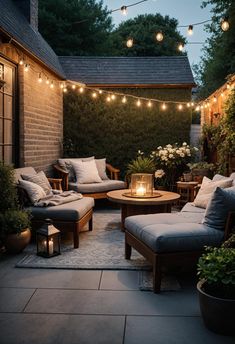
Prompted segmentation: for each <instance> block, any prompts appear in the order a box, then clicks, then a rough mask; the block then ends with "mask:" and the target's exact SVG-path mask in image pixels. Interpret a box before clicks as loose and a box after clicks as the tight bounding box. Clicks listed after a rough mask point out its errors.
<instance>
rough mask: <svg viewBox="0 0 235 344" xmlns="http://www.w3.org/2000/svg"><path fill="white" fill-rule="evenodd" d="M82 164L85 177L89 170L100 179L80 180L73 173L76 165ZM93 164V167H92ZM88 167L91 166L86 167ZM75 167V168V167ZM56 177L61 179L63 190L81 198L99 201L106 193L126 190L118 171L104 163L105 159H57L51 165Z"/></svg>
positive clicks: (76, 174)
mask: <svg viewBox="0 0 235 344" xmlns="http://www.w3.org/2000/svg"><path fill="white" fill-rule="evenodd" d="M79 163H83V165H84V166H85V165H87V167H86V168H87V173H86V174H87V175H88V174H90V172H91V170H94V169H97V171H92V172H94V173H96V172H97V173H98V176H99V177H100V179H98V180H97V179H96V178H94V175H93V176H91V177H93V178H90V179H89V178H87V179H86V178H85V180H83V181H82V180H81V178H80V177H79V176H78V173H79V171H78V173H76V172H75V168H76V167H77V166H76V165H77V164H79ZM92 164H93V165H92ZM88 165H92V167H91V166H88ZM75 166H76V167H75ZM53 167H54V169H55V171H56V173H57V176H58V177H59V178H61V179H62V187H63V190H74V191H77V192H80V193H82V194H83V196H89V197H93V198H94V199H101V198H106V197H107V192H109V191H112V190H120V189H125V188H126V183H125V182H124V181H121V180H119V172H120V170H119V169H117V168H115V167H113V166H112V165H110V164H107V163H106V159H105V158H104V159H95V157H94V156H92V157H88V158H63V159H58V161H57V164H55V165H53Z"/></svg>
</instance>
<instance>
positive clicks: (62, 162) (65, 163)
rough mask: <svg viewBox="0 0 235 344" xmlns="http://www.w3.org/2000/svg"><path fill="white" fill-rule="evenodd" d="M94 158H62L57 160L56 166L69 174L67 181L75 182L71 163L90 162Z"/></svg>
mask: <svg viewBox="0 0 235 344" xmlns="http://www.w3.org/2000/svg"><path fill="white" fill-rule="evenodd" d="M94 159H95V157H94V156H90V157H88V158H63V159H58V164H59V166H60V167H62V168H63V169H64V170H65V171H68V172H69V181H71V182H75V181H76V175H75V172H74V169H73V166H72V162H77V161H90V160H94Z"/></svg>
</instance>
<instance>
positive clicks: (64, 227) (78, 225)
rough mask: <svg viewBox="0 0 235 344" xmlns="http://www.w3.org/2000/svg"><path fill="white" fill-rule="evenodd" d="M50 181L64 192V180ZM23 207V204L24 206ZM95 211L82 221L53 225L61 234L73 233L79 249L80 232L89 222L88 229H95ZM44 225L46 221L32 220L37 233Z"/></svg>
mask: <svg viewBox="0 0 235 344" xmlns="http://www.w3.org/2000/svg"><path fill="white" fill-rule="evenodd" d="M47 179H48V181H49V182H50V184H51V186H52V188H53V189H55V190H62V178H49V177H47ZM22 191H23V190H21V188H20V187H19V186H18V192H19V193H21V192H22ZM19 199H20V203H21V195H19ZM22 206H23V204H22ZM92 215H93V209H90V210H89V211H88V212H87V213H86V214H85V215H83V217H82V218H81V219H79V220H78V221H75V220H71V221H68V220H67V221H63V220H52V223H53V225H54V226H55V227H56V228H58V229H59V230H60V231H61V232H72V233H73V245H74V248H78V247H79V232H80V231H81V229H82V228H83V227H84V226H85V225H86V224H87V222H88V229H89V231H92V229H93V218H92ZM43 224H44V219H43V220H41V219H40V220H39V219H32V220H31V225H32V229H33V230H34V231H35V233H36V230H37V229H39V228H40V227H41V226H42V225H43Z"/></svg>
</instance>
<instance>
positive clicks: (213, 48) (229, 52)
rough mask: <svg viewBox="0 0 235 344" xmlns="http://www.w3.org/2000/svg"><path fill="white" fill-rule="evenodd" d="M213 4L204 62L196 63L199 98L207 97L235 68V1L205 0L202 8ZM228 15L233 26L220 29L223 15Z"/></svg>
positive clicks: (207, 27)
mask: <svg viewBox="0 0 235 344" xmlns="http://www.w3.org/2000/svg"><path fill="white" fill-rule="evenodd" d="M209 4H210V5H212V6H213V7H212V10H211V12H212V13H213V16H212V22H211V24H209V25H207V26H206V30H207V31H208V32H210V33H211V37H210V38H209V39H208V40H207V45H206V46H205V48H204V55H203V57H202V60H201V63H199V65H196V66H195V68H194V71H195V73H196V79H197V83H198V84H199V85H200V89H199V98H201V99H202V98H206V97H207V96H208V95H209V94H211V93H212V92H214V91H215V90H216V89H217V88H219V87H220V86H221V85H222V84H223V83H224V82H225V79H226V77H227V76H228V75H229V74H231V73H234V71H235V2H234V1H233V0H205V1H203V2H202V7H205V6H207V5H209ZM226 16H228V18H229V23H230V27H229V30H228V31H226V32H223V31H222V30H221V26H220V23H221V20H222V18H224V17H226Z"/></svg>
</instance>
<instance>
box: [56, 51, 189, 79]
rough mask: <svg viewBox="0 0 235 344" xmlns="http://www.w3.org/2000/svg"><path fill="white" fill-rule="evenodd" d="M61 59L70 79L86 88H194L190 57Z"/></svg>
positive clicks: (62, 57)
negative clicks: (100, 86) (99, 86)
mask: <svg viewBox="0 0 235 344" xmlns="http://www.w3.org/2000/svg"><path fill="white" fill-rule="evenodd" d="M59 60H60V63H61V65H62V67H63V69H64V71H65V74H66V77H67V79H69V80H73V81H78V82H83V83H85V84H87V85H143V86H144V85H187V86H188V85H191V86H195V82H194V79H193V74H192V71H191V67H190V64H189V61H188V58H187V56H160V57H80V56H60V57H59Z"/></svg>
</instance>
